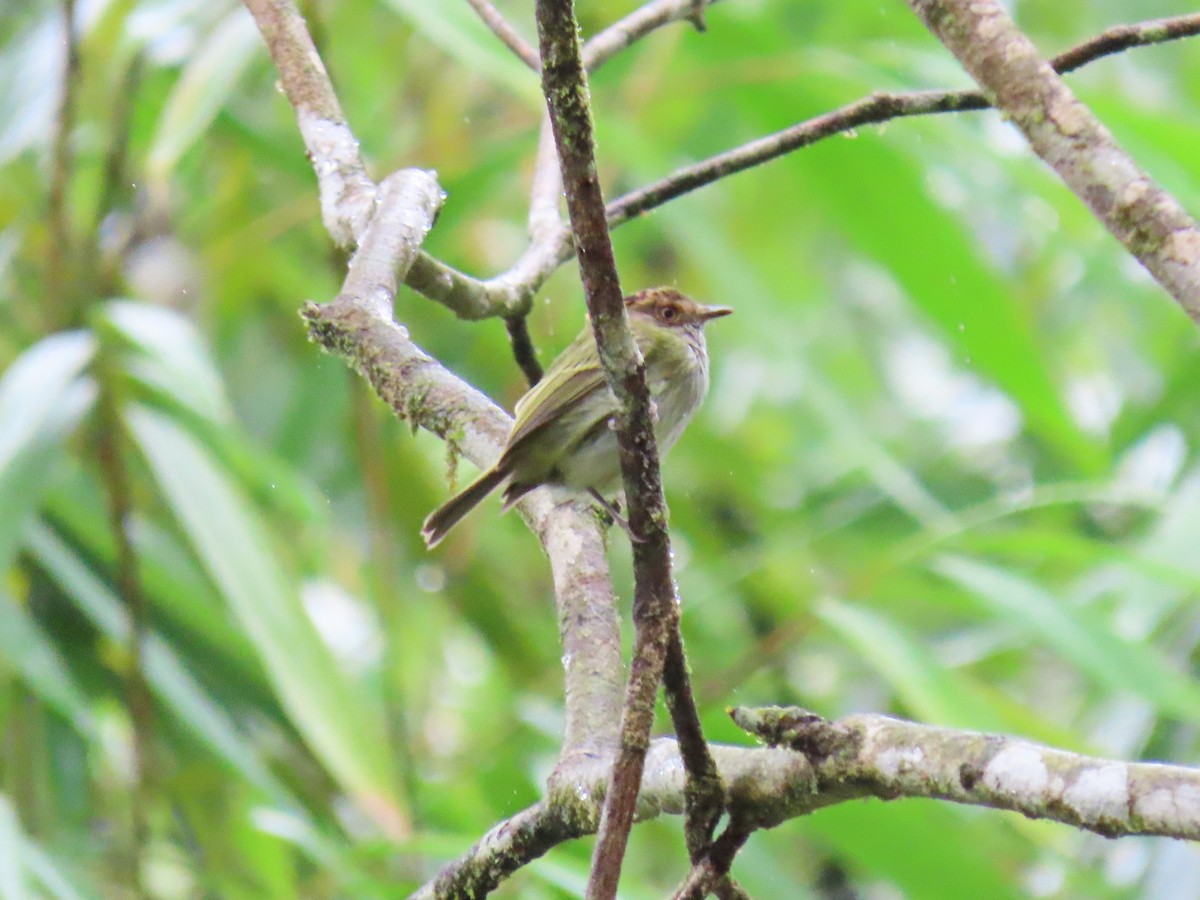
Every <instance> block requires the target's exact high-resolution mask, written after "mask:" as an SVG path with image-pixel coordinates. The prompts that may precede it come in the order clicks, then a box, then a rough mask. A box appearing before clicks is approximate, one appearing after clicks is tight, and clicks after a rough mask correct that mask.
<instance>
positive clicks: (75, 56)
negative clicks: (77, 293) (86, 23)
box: [45, 0, 80, 326]
mask: <svg viewBox="0 0 1200 900" xmlns="http://www.w3.org/2000/svg"><path fill="white" fill-rule="evenodd" d="M62 18H63V52H64V54H65V59H64V60H63V72H62V94H61V96H60V97H59V101H58V118H57V121H56V122H55V126H54V144H53V150H52V153H51V164H50V190H49V192H48V194H47V210H46V222H47V226H48V230H49V232H50V244H49V246H48V247H47V251H46V275H45V283H46V293H47V298H46V299H47V301H48V302H47V303H46V308H47V309H50V310H54V311H55V312H57V313H60V314H61V313H62V312H67V313H68V314H69V313H70V312H71V311H73V310H74V303H73V299H74V298H73V297H72V296H71V294H72V287H73V286H72V281H73V279H72V270H71V267H70V266H69V265H68V262H67V261H68V260H70V259H71V249H72V246H73V244H74V238H73V235H72V233H71V220H70V215H69V209H68V206H69V204H68V201H67V194H68V192H69V191H70V188H71V176H72V173H73V169H74V154H73V153H72V148H71V140H72V137H73V135H74V131H75V111H76V109H75V108H76V93H77V91H78V88H79V83H80V78H79V68H80V58H79V38H78V35H77V34H76V30H75V0H62ZM66 324H68V323H67V322H60V323H59V325H60V326H61V325H66Z"/></svg>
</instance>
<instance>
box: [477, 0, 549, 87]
mask: <svg viewBox="0 0 1200 900" xmlns="http://www.w3.org/2000/svg"><path fill="white" fill-rule="evenodd" d="M467 2H468V3H470V4H471V9H473V10H475V12H477V13H479V18H481V19H482V20H483V22H484V24H485V25H487V27H488V28H490V29H492V33H493V34H494V35H496V37H498V38H500V40H501V42H503V44H504V46H505V47H507V48H508V49H509V50H511V51H512V52H513V53H515V54H516V55H517V58H518V59H520V60H521V62H523V63H525V65H527V66H529V68H531V69H532V70H533V71H535V72H536V71H538V70H539V69H540V68H541V60H539V59H538V55H537V51H536V50H534V49H533V47H531V46H530V45H529V44H528V43H527V42H526V41H525V39H524V38H523V37H521V36H520V35H519V34H517V30H516V29H515V28H513V27H512V25H511V24H509V22H508V20H507V19H505V18H504V16H503V15H502V14H501V13H500V10H498V9H496V7H494V6H493V5H492V4H491V3H489V2H488V0H467Z"/></svg>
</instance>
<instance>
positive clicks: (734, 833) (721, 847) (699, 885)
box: [673, 822, 753, 900]
mask: <svg viewBox="0 0 1200 900" xmlns="http://www.w3.org/2000/svg"><path fill="white" fill-rule="evenodd" d="M752 831H753V829H751V828H746V827H744V826H743V825H742V823H740V822H730V823H729V826H728V827H727V828H726V829H725V831H724V832H723V833H722V834H721V836H720V837H719V838H717V839H716V840H715V841H714V842H713V845H712V848H711V849H710V850H709V851H708V852H707V853H706V854H705V855H704V857H703V858H702V859H700V860H698V861H696V862H695V863H694V864H693V865H692V870H691V871H690V872H689V873H688V875H687V878H685V879H684V880H683V883H682V884H681V885H680V886H679V887H678V888H677V889H676V890H675V893H674V895H673V900H703V898H704V897H707V896H708V895H709V894H712V893H716V894H717V895H718V896H721V897H744V896H746V893H745V891H743V890H742V889H741V888H739V887H738V886H737V885H736V884H734V883H733V882H732V879H730V878H729V877H728V876H729V869H730V867H731V866H732V865H733V858H734V857H735V856H737V854H738V851H739V850H741V849H742V847H743V846H744V845H745V843H746V841H747V840H748V839H749V837H750V834H751V832H752ZM722 881H724V882H725V884H723V885H722V884H721V882H722Z"/></svg>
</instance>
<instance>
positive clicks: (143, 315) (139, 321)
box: [104, 300, 231, 422]
mask: <svg viewBox="0 0 1200 900" xmlns="http://www.w3.org/2000/svg"><path fill="white" fill-rule="evenodd" d="M104 312H105V318H106V319H107V321H108V322H110V323H111V324H112V325H114V326H115V327H116V328H117V329H118V330H119V331H120V332H121V333H122V334H123V335H124V336H125V337H126V338H127V339H128V340H130V341H132V342H133V344H134V345H135V346H136V347H137V348H138V350H139V351H141V352H140V354H136V355H134V357H133V358H132V359H130V360H129V361H128V366H129V368H130V370H131V372H132V373H133V374H134V375H135V376H137V377H139V378H141V379H142V380H144V381H145V382H147V383H148V384H150V385H151V386H153V387H156V388H159V389H161V390H162V391H164V392H165V393H166V394H168V395H170V396H171V397H172V398H174V399H175V400H176V401H177V402H180V403H183V404H184V405H186V406H187V407H188V408H190V409H191V410H192V411H194V412H195V413H196V414H198V415H200V416H202V417H204V418H206V419H210V420H212V421H214V422H228V421H230V419H231V411H230V405H229V398H228V397H227V396H226V395H225V388H224V385H223V384H222V383H221V376H220V374H219V373H218V372H217V369H216V367H215V366H214V365H213V361H212V359H211V358H210V356H209V353H208V348H207V347H206V346H205V344H204V341H203V340H202V339H201V337H200V335H199V334H198V333H197V331H196V327H195V325H193V324H192V323H191V322H190V321H188V320H187V319H186V318H184V317H183V316H181V315H180V314H179V313H177V312H176V311H175V310H172V309H166V308H164V307H161V306H151V305H150V304H148V303H134V302H131V301H125V300H114V301H112V302H110V303H108V304H107V305H106V306H105V309H104Z"/></svg>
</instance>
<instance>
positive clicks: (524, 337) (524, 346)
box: [504, 316, 543, 387]
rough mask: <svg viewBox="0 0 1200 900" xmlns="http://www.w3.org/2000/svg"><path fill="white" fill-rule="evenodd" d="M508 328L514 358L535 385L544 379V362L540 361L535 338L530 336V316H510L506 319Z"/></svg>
mask: <svg viewBox="0 0 1200 900" xmlns="http://www.w3.org/2000/svg"><path fill="white" fill-rule="evenodd" d="M504 325H505V327H506V328H507V329H508V340H509V343H511V344H512V350H513V358H514V359H516V361H517V365H518V366H520V368H521V371H522V372H523V373H524V374H525V380H526V381H528V382H529V386H530V387H533V386H534V385H535V384H537V383H538V382H539V381H541V380H542V374H543V373H542V364H541V363H540V362H538V358H537V350H535V349H534V348H533V338H531V337H530V336H529V317H528V316H509V317H508V318H507V319H505V320H504Z"/></svg>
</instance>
